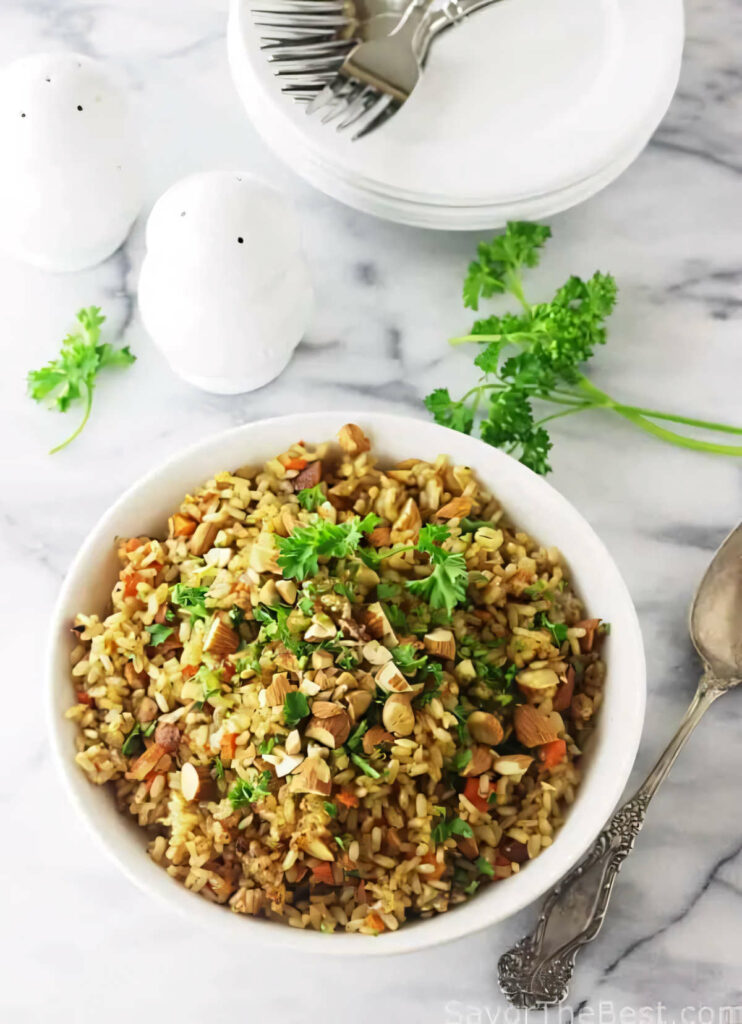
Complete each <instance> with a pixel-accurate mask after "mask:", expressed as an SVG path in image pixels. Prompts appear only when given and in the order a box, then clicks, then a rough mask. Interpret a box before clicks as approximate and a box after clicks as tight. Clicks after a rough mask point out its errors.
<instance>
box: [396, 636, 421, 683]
mask: <svg viewBox="0 0 742 1024" xmlns="http://www.w3.org/2000/svg"><path fill="white" fill-rule="evenodd" d="M392 659H393V660H394V664H395V665H396V666H397V668H399V669H401V670H402V671H403V672H404V673H405V675H410V676H411V675H415V673H416V672H417V670H418V669H419V668H422V667H423V666H424V665H425V664H426V663H427V661H428V658H427V655H425V654H422V655H420V654H418V652H417V650H416V649H415V647H414V646H413V645H412V644H399V645H398V646H397V647H393V648H392Z"/></svg>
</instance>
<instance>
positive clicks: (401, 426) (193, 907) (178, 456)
mask: <svg viewBox="0 0 742 1024" xmlns="http://www.w3.org/2000/svg"><path fill="white" fill-rule="evenodd" d="M347 422H360V424H361V425H362V426H363V427H364V429H367V430H368V431H369V432H370V433H371V434H372V435H373V430H374V428H375V427H376V426H381V427H387V428H391V429H392V430H394V431H395V432H396V433H395V436H396V437H399V438H400V439H403V440H401V441H400V443H401V444H403V445H404V444H410V443H412V444H414V443H415V442H414V441H410V440H409V438H410V437H411V434H412V432H414V431H415V429H417V430H418V432H423V433H428V434H429V435H430V437H431V439H432V438H434V437H436V438H440V440H439V441H438V442H437V444H436V447H437V451H436V454H438V452H445V451H446V440H447V438H448V439H449V445H452V446H453V447H455V448H468V449H469V450H471V452H472V456H473V457H472V458H471V459H470V460H467V461H468V462H469V464H471V465H472V467H473V468H474V469H475V472H477V473H478V474H480V475H481V476H482V477H487V478H488V479H485V485H486V486H488V487H490V489H494V490H495V491H496V489H495V488H492V485H491V484H490V482H489V480H490V479H491V477H492V475H493V471H494V470H496V468H497V464H498V463H499V464H500V467H501V468H502V467H504V466H507V469H508V472H509V473H510V476H511V477H515V478H520V480H521V481H523V482H524V483H525V484H526V486H527V488H528V489H530V490H536V491H540V493H541V496H542V497H543V498H545V499H546V501H548V503H549V504H550V506H551V508H552V509H559V511H560V512H561V513H562V514H563V515H565V516H566V517H567V518H568V519H569V520H571V522H572V524H573V525H574V526H575V527H576V528H579V529H580V530H581V531H582V532H583V534H584V537H585V539H586V540H589V541H590V545H591V554H592V555H593V556H594V557H597V558H598V559H600V560H601V561H602V563H603V564H602V566H601V569H602V571H603V572H604V573H607V574H608V577H610V579H609V584H610V587H611V589H612V591H613V594H614V598H615V600H616V601H617V602H618V603H619V604H621V605H622V615H623V617H624V620H625V621H624V626H625V627H626V628H627V629H628V633H627V634H626V636H625V650H626V652H627V653H628V656H629V660H630V662H631V670H632V671H631V675H630V681H631V685H632V698H633V703H631V704H630V705H629V707H628V711H627V717H626V718H625V720H623V721H622V732H621V745H620V747H619V748H618V750H617V751H616V757H617V760H616V762H615V763H613V764H612V769H613V770H612V773H611V774H610V776H609V777H608V779H607V782H606V785H605V786H604V787H603V790H602V792H601V796H600V800H599V801H598V802H599V804H600V807H599V813H598V808H594V809H593V811H592V815H591V819H590V820H591V824H590V826H589V828H588V829H587V831H586V832H585V834H584V835H583V836H582V837H581V839H580V840H579V841H578V842H572V844H571V847H572V848H571V850H570V852H569V853H568V852H567V847H566V844H564V843H563V844H562V846H561V847H560V845H559V843H560V839H561V838H562V835H561V832H560V834H559V835H558V836H557V838H556V839H555V842H554V844H553V845H552V846H551V847H549V848H548V850H546V851H544V852H543V853H542V854H541V855H540V856H539V857H538V858H536V859H535V860H534V861H532V862H531V863H530V864H529V866H528V869H527V871H524V872H522V873H520V874H518V875H516V876H513V877H512V878H510V879H508V888H507V889H504V888H503V889H500V887H499V886H498V887H497V894H495V893H494V892H484V893H482V894H480V895H479V896H477V897H476V898H475V899H473V900H469V901H467V902H466V903H464V904H462V905H460V906H458V907H456V908H452V910H449V911H446V912H445V913H443V914H438V915H435V916H434V917H432V918H428V919H426V920H421V921H416V922H411V923H409V924H406V925H405V926H403V927H402V928H400V929H399V930H398V931H395V932H387V933H385V934H384V935H383V936H378V937H373V936H363V935H348V934H347V933H345V932H339V933H333V934H332V935H325V934H322V933H320V932H316V931H314V930H311V929H296V928H291V927H289V926H287V925H286V924H285V923H279V922H269V921H265V920H262V919H253V918H250V917H247V916H245V915H239V914H233V913H230V912H228V910H227V908H225V907H223V906H219V905H217V904H214V903H211V902H210V901H207V900H205V899H203V898H202V897H200V896H197V895H196V894H194V893H192V892H190V891H189V890H187V889H186V888H185V886H184V885H182V883H180V882H176V881H175V880H173V879H171V878H170V876H168V875H167V873H166V872H165V871H164V870H163V869H162V867H161V866H159V865H157V864H155V863H154V861H152V860H151V859H150V858H149V856H148V855H147V854H146V851H144V850H143V853H144V856H143V858H142V860H141V861H138V862H137V863H136V864H134V863H132V862H130V860H129V859H128V858H127V857H126V856H124V853H123V852H122V850H121V849H120V844H119V841H118V840H116V839H114V838H112V837H111V836H110V835H108V834H106V832H105V830H104V829H103V828H102V827H101V826H100V825H99V824H98V822H97V821H96V819H95V815H94V814H93V813H91V810H90V808H89V807H88V806H87V802H86V797H87V796H88V795H90V794H89V791H90V790H91V789H93V787H92V786H91V784H90V783H89V782H88V780H87V779H86V778H85V777H84V774H83V773H82V772H81V771H80V769H79V768H78V767H77V766H76V764H75V761H74V756H72V755H73V753H74V751H72V750H71V749H70V744H69V725H70V724H71V723H68V722H67V721H66V720H65V719H64V718H63V717H62V716H61V715H60V714H59V707H58V704H57V702H56V701H57V693H58V689H59V686H60V672H59V670H58V665H59V659H60V655H61V654H62V652H63V651H64V650H67V651H68V649H69V636H68V631H67V629H66V627H65V621H66V619H65V607H66V605H67V604H68V603H69V601H70V598H71V597H72V596H73V594H74V592H75V590H76V588H77V586H78V583H79V581H80V580H81V579H83V578H84V577H85V575H86V573H87V572H88V571H89V559H90V556H91V554H94V553H96V549H98V548H103V549H104V545H105V544H108V545H109V546H110V544H111V541H112V539H113V537H114V536H115V529H113V526H112V524H113V522H114V521H115V519H116V518H117V517H118V516H119V515H120V514H121V513H122V512H123V511H124V510H125V509H126V508H127V506H128V505H129V504H130V503H131V502H132V501H133V500H134V499H136V497H137V496H138V495H140V494H141V493H143V492H146V491H147V490H148V489H150V488H153V487H154V488H156V487H157V484H158V479H159V478H160V476H161V475H164V474H167V473H168V472H169V471H173V470H176V469H177V468H178V467H180V466H183V467H185V466H187V465H188V464H189V463H191V462H194V461H195V460H197V459H198V457H199V456H203V455H204V454H206V453H207V452H210V451H214V453H215V457H214V458H215V462H216V460H217V459H218V455H216V449H217V448H218V447H219V446H220V445H222V444H224V443H226V442H227V441H229V442H233V441H237V440H238V439H239V438H240V437H242V436H244V440H245V445H246V448H249V444H250V439H251V435H255V434H256V433H259V432H262V431H274V430H275V431H288V430H289V429H291V430H293V431H298V432H297V433H296V435H295V436H297V437H300V436H304V435H307V434H309V433H310V432H313V436H317V437H318V439H319V440H324V439H326V438H328V437H334V436H335V435H336V433H337V430H338V429H339V427H340V426H341V425H342V424H343V423H347ZM454 438H455V439H456V440H455V443H454V441H453V439H454ZM281 443H282V441H281V439H280V438H278V439H277V442H276V444H277V445H280V444H281ZM395 443H396V442H395ZM477 453H478V454H479V456H480V458H479V460H477V457H476V456H477ZM421 457H422V458H432V457H434V456H433V455H432V454H431V453H430V452H426V451H424V452H423V453H422V455H421ZM249 461H250V460H249V457H246V458H245V462H246V463H247V462H249ZM455 461H459V457H458V456H456V457H455ZM212 472H218V470H217V469H216V468H215V469H214V470H212ZM502 500H503V505H504V506H505V508H506V510H507V506H508V500H507V495H506V494H503V499H502ZM545 532H548V525H547V526H546V530H545ZM603 578H606V577H603ZM578 587H579V581H578ZM627 675H628V673H627ZM44 677H45V678H44V687H45V694H44V703H45V710H46V718H47V725H48V730H49V733H50V737H51V746H52V750H53V755H54V760H55V761H56V765H57V769H58V771H59V773H60V774H61V776H62V779H63V780H64V788H65V790H66V792H67V795H68V797H69V798H70V800H71V802H72V804H73V806H74V807H75V809H76V810H77V812H78V814H79V815H80V817H81V818H82V820H83V821H84V823H85V825H86V827H87V829H88V831H89V832H90V833H92V835H93V836H94V837H95V839H96V840H97V842H98V844H99V845H100V846H102V847H103V849H104V850H105V852H106V854H107V855H108V856H109V858H110V859H112V861H113V862H114V863H116V864H117V865H118V867H119V868H120V870H121V871H122V872H123V874H124V875H125V876H126V877H127V878H128V879H129V880H130V881H132V882H133V883H134V884H135V885H136V886H137V888H139V889H140V891H142V892H143V893H146V894H148V895H154V896H156V897H157V898H158V899H159V900H160V901H161V902H164V903H166V904H167V905H168V906H169V907H171V908H173V909H175V910H177V911H179V912H180V913H181V914H185V915H188V916H189V917H190V918H191V920H195V921H196V922H198V923H200V924H202V925H205V926H207V927H211V928H220V929H221V930H222V931H223V932H224V933H225V934H226V932H227V931H228V930H230V931H231V932H232V933H233V934H234V935H235V937H236V938H237V937H241V938H242V939H243V940H244V939H247V940H248V941H257V942H262V943H263V944H264V945H270V946H280V947H282V948H283V949H292V950H295V951H297V952H314V953H323V954H331V955H339V956H343V955H344V956H369V955H380V956H384V955H391V954H397V953H403V952H415V951H419V950H422V949H425V948H428V947H430V946H434V945H439V944H441V943H444V942H450V941H453V940H456V939H460V938H463V937H464V936H467V935H470V934H475V933H476V932H478V931H481V930H483V929H484V928H487V927H490V926H491V925H494V924H497V923H499V922H501V921H503V920H505V919H506V918H508V917H510V916H512V915H513V914H515V913H516V912H517V911H519V910H521V909H523V908H524V907H525V906H527V905H528V904H530V903H532V902H533V901H535V900H537V899H538V898H539V897H540V896H542V895H543V894H544V893H545V892H547V891H548V890H549V889H551V888H552V887H553V886H554V885H555V884H556V883H557V882H558V880H559V879H560V878H561V877H562V876H563V875H564V874H565V873H566V872H567V871H568V870H569V869H570V868H571V867H572V866H573V865H574V864H575V863H576V862H577V861H578V860H579V859H580V858H581V857H582V856H583V854H584V853H585V851H586V850H587V848H588V846H589V845H590V844H591V843H592V841H593V840H594V839H595V838H596V836H597V835H598V833H599V831H600V829H601V828H602V827H603V825H604V823H605V821H606V820H607V818H608V816H609V815H610V813H611V812H612V810H613V808H614V807H615V805H616V803H617V801H618V799H619V797H620V796H621V794H622V792H623V790H624V787H625V784H626V782H627V780H628V778H629V775H630V773H631V769H632V767H633V764H634V760H635V758H636V753H637V750H638V747H639V742H640V739H641V734H642V728H643V723H644V711H645V703H646V663H645V657H644V645H643V641H642V634H641V629H640V626H639V620H638V617H637V614H636V610H635V608H634V605H633V602H632V599H631V596H630V594H629V591H628V588H627V586H626V584H625V582H624V580H623V578H622V576H621V573H620V571H619V569H618V567H617V566H616V564H615V562H614V561H613V558H612V557H611V555H610V553H609V552H608V549H607V548H606V547H605V545H604V544H603V542H602V541H601V540H600V538H599V537H598V536H597V534H596V533H595V531H594V530H593V528H592V527H591V526H590V524H589V523H588V522H587V520H586V519H585V518H584V517H583V516H582V514H581V513H580V512H578V511H577V509H576V508H575V507H574V506H573V505H572V504H571V502H569V501H568V500H567V499H566V498H565V497H564V496H563V495H562V494H561V493H560V492H559V491H557V490H556V489H555V488H554V487H553V486H552V485H551V484H549V483H548V482H547V481H546V480H545V479H544V478H543V477H540V476H537V475H536V474H534V473H533V472H532V471H531V470H530V469H527V468H526V467H525V466H523V465H522V464H521V463H519V462H516V461H515V460H514V459H512V458H511V457H510V456H509V455H506V454H505V453H504V452H502V451H500V450H498V449H495V448H492V447H490V446H489V445H486V444H485V443H484V442H482V441H480V440H479V439H477V438H474V437H471V436H466V435H462V434H460V433H458V432H456V431H453V430H450V429H449V428H447V427H443V426H440V425H438V424H435V423H432V422H430V421H426V420H422V419H419V418H416V417H412V416H401V415H398V414H396V413H386V412H375V411H373V410H370V411H367V412H361V411H358V410H353V411H351V410H347V409H345V410H344V409H338V410H334V409H331V410H328V411H327V412H307V413H301V412H300V413H293V414H290V415H287V416H279V417H271V418H268V419H259V420H253V421H251V422H248V423H243V424H241V425H239V426H236V427H230V428H228V429H226V430H223V431H219V432H216V433H214V434H210V435H209V436H207V437H205V438H203V439H201V440H200V441H198V442H196V443H195V444H193V445H190V446H188V447H187V448H185V449H182V450H180V451H178V452H176V453H175V454H173V455H171V456H170V457H169V458H167V459H165V460H164V461H163V462H161V463H159V464H157V465H156V466H155V467H154V468H153V469H150V470H149V471H148V472H146V473H144V474H143V475H142V476H140V477H138V478H137V479H136V480H135V481H134V482H133V483H132V484H131V485H130V486H129V487H127V488H126V490H125V491H124V492H123V494H121V496H120V497H119V498H118V499H117V500H116V501H114V502H113V503H112V504H111V505H110V506H109V507H108V508H107V509H106V511H105V512H104V513H103V514H102V515H101V516H100V517H99V518H98V519H97V521H96V522H95V524H94V525H93V527H92V528H91V529H90V530H89V531H88V533H87V534H86V536H85V539H84V540H83V542H82V543H81V545H80V546H79V548H78V551H77V553H76V555H75V557H74V558H73V560H72V562H71V564H70V566H69V568H68V570H67V572H66V574H65V577H64V581H63V583H62V587H61V589H60V591H59V594H58V596H57V599H56V602H55V605H54V609H53V612H52V616H51V619H50V625H49V637H48V642H47V645H46V656H45V672H44ZM69 683H70V676H69V672H67V673H66V674H65V679H64V684H66V685H69ZM65 727H67V728H65ZM106 789H107V787H95V788H94V789H93V792H95V794H96V795H95V796H94V797H93V798H92V800H91V802H99V796H101V797H102V796H103V794H104V793H105V792H106ZM83 794H85V795H83ZM108 798H109V797H108V794H107V793H106V799H108ZM578 802H579V796H578ZM117 813H118V812H117ZM122 820H126V819H124V818H123V816H122ZM132 828H133V829H134V830H136V831H137V832H138V833H141V830H140V829H139V828H138V826H136V825H135V824H134V823H132ZM142 834H143V833H142ZM556 851H559V853H560V854H561V856H560V857H556V856H552V857H551V858H550V859H549V858H548V857H547V855H548V854H556ZM545 858H546V860H548V863H545ZM528 882H530V883H531V884H530V885H529V884H528ZM493 888H494V887H493ZM500 893H502V896H500ZM493 897H496V898H493Z"/></svg>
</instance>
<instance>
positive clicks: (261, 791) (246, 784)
mask: <svg viewBox="0 0 742 1024" xmlns="http://www.w3.org/2000/svg"><path fill="white" fill-rule="evenodd" d="M270 780H271V773H270V772H269V771H265V772H261V773H260V775H259V776H258V777H257V778H256V779H254V780H249V779H237V781H236V782H235V783H234V785H233V786H232V788H231V789H230V791H229V794H228V796H229V800H230V803H231V804H232V807H234V809H235V810H237V808H238V807H245V806H247V805H248V804H254V803H257V802H258V801H259V800H262V799H264V797H266V796H268V793H269V792H270V791H269V789H268V783H269V782H270Z"/></svg>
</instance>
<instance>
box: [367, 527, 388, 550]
mask: <svg viewBox="0 0 742 1024" xmlns="http://www.w3.org/2000/svg"><path fill="white" fill-rule="evenodd" d="M367 537H368V542H369V544H370V545H371V547H372V548H388V547H389V545H390V544H391V543H392V530H391V527H390V526H376V527H374V529H373V530H372V531H371V533H369V534H367Z"/></svg>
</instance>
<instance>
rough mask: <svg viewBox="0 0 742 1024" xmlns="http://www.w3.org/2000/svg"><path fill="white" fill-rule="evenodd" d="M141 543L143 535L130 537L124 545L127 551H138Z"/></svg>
mask: <svg viewBox="0 0 742 1024" xmlns="http://www.w3.org/2000/svg"><path fill="white" fill-rule="evenodd" d="M141 543H142V538H141V537H129V539H128V540H127V542H126V544H125V545H124V548H125V550H126V551H136V549H137V548H138V547H139V546H140V544H141Z"/></svg>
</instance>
